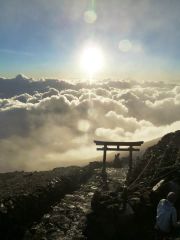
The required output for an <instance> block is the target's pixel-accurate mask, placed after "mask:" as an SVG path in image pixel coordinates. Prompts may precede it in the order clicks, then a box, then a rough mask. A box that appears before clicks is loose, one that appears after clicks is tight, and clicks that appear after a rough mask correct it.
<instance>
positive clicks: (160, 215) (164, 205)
mask: <svg viewBox="0 0 180 240" xmlns="http://www.w3.org/2000/svg"><path fill="white" fill-rule="evenodd" d="M175 201H176V194H175V193H174V192H169V193H168V195H167V197H166V199H161V200H160V202H159V204H158V206H157V215H156V226H155V229H156V239H157V240H166V239H168V237H169V236H170V235H171V234H172V230H173V229H174V228H176V227H179V226H180V223H179V222H177V212H176V209H175V207H174V203H175Z"/></svg>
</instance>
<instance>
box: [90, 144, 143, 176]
mask: <svg viewBox="0 0 180 240" xmlns="http://www.w3.org/2000/svg"><path fill="white" fill-rule="evenodd" d="M94 143H95V144H96V145H97V148H96V149H97V151H103V168H102V173H106V152H107V151H116V152H117V151H129V174H131V172H132V166H133V162H132V153H133V152H135V151H139V150H140V149H139V148H134V147H140V146H141V144H143V143H144V142H143V141H139V142H106V141H96V140H95V141H94Z"/></svg>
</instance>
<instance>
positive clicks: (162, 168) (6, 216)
mask: <svg viewBox="0 0 180 240" xmlns="http://www.w3.org/2000/svg"><path fill="white" fill-rule="evenodd" d="M138 161H139V162H138V163H137V164H136V166H134V169H133V172H132V175H131V176H128V179H127V178H126V176H127V169H125V168H114V167H109V168H107V182H105V181H104V180H103V179H105V178H102V173H101V167H102V165H101V163H97V162H95V163H91V164H89V165H88V166H87V167H84V168H80V167H72V168H64V169H62V168H57V169H54V170H53V171H49V172H41V173H38V172H36V173H23V172H21V173H18V172H17V173H13V174H11V173H7V174H0V187H1V189H0V201H1V203H0V232H1V236H0V237H1V239H3V240H6V239H7V240H11V239H13V240H14V239H15V240H16V239H17V240H18V239H19V240H21V239H23V240H30V239H32V240H51V239H53V240H78V239H79V240H80V239H84V240H85V239H87V240H119V239H122V240H135V239H139V240H144V239H146V240H153V239H154V224H155V215H156V207H157V204H158V201H159V200H160V199H161V198H164V197H165V196H166V194H167V193H168V192H169V191H174V192H176V194H177V197H178V198H177V204H176V208H177V211H178V213H180V207H179V206H180V131H176V132H174V133H170V134H167V135H165V136H164V137H163V138H162V139H161V140H160V141H159V142H158V143H157V144H156V145H154V146H152V147H150V148H149V149H147V151H146V152H145V153H144V155H143V156H142V157H141V158H140V159H139V160H138ZM109 166H113V164H110V165H109ZM17 183H18V184H17ZM13 189H15V191H14V190H13ZM179 216H180V214H179ZM18 233H20V234H18Z"/></svg>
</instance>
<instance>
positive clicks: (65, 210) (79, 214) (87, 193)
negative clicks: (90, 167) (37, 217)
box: [24, 168, 126, 240]
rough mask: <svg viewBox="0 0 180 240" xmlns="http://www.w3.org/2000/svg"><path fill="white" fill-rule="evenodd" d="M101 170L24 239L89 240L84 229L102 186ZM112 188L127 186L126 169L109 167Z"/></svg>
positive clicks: (27, 233)
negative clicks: (125, 182)
mask: <svg viewBox="0 0 180 240" xmlns="http://www.w3.org/2000/svg"><path fill="white" fill-rule="evenodd" d="M100 173H101V170H100V169H96V170H95V174H93V176H92V177H91V178H90V179H89V180H88V182H87V183H86V184H83V185H81V187H80V188H79V190H77V191H74V192H73V194H67V195H66V196H65V197H64V198H63V199H62V200H61V201H60V202H59V204H57V205H56V206H54V207H52V211H51V212H50V213H48V214H45V215H44V216H43V218H42V219H41V222H40V223H39V224H37V225H35V226H33V227H32V229H31V230H30V231H27V232H26V234H25V236H24V240H29V239H32V240H52V239H53V240H80V239H81V240H82V239H85V237H84V235H83V230H84V228H85V225H86V215H87V213H88V212H89V211H90V210H91V199H92V196H93V195H94V192H95V191H96V190H97V189H100V188H101V187H102V180H101V176H100ZM107 174H108V183H109V187H110V188H111V189H112V190H114V189H113V188H115V187H116V185H117V186H118V185H119V184H123V183H124V180H125V177H126V171H125V170H123V169H115V168H108V169H107Z"/></svg>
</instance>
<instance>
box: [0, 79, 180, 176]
mask: <svg viewBox="0 0 180 240" xmlns="http://www.w3.org/2000/svg"><path fill="white" fill-rule="evenodd" d="M179 116H180V86H178V85H175V84H167V83H163V82H160V83H157V82H145V83H142V84H141V85H140V84H139V83H138V82H135V81H110V80H104V81H103V82H99V83H98V82H97V83H94V84H92V85H88V84H86V83H76V84H72V83H69V82H66V81H63V80H56V79H45V80H33V79H29V78H27V77H25V76H23V75H18V76H17V77H16V78H14V79H3V78H1V79H0V129H1V130H0V151H1V155H0V171H1V172H4V171H13V170H45V169H50V168H53V167H57V166H66V165H72V164H79V165H81V164H86V163H87V161H88V159H90V158H92V157H95V156H97V153H96V150H95V145H94V144H93V140H94V139H99V140H112V141H115V140H119V141H133V140H134V141H140V140H143V141H148V140H151V139H154V138H157V137H161V136H162V135H163V134H166V133H167V132H170V131H175V130H177V129H180V119H179Z"/></svg>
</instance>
